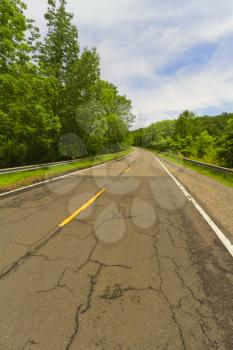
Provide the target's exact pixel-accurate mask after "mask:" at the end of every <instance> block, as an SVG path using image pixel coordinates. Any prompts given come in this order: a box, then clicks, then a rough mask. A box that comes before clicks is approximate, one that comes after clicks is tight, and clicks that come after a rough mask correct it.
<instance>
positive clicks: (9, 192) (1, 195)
mask: <svg viewBox="0 0 233 350" xmlns="http://www.w3.org/2000/svg"><path fill="white" fill-rule="evenodd" d="M131 154H132V152H131V153H129V154H128V155H126V156H123V157H120V158H116V159H113V160H111V161H109V162H105V163H102V164H99V165H94V166H92V167H89V168H86V169H83V170H78V171H75V172H72V173H69V174H67V175H62V176H58V177H54V178H52V179H48V180H45V181H41V182H37V183H35V184H32V185H28V186H24V187H20V188H17V189H16V190H12V191H8V192H4V193H1V194H0V197H4V196H7V195H9V194H12V193H17V192H20V191H23V190H25V189H29V188H33V187H36V186H40V185H43V184H46V183H49V182H53V181H56V180H60V179H64V178H66V177H69V176H73V175H76V174H80V173H84V172H85V171H88V170H91V169H96V168H100V167H102V166H105V165H108V164H111V163H114V162H116V161H118V160H122V159H124V158H127V157H129V156H130V155H131Z"/></svg>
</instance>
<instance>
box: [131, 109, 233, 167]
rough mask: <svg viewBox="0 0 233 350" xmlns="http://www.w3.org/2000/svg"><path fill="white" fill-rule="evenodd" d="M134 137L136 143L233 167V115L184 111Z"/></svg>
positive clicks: (136, 133)
mask: <svg viewBox="0 0 233 350" xmlns="http://www.w3.org/2000/svg"><path fill="white" fill-rule="evenodd" d="M132 136H133V140H134V141H133V143H134V145H135V146H141V147H149V148H154V149H155V150H157V151H159V152H172V153H174V154H177V155H181V156H185V157H188V158H192V159H197V160H202V161H204V162H209V163H213V164H220V165H223V166H227V167H233V114H228V113H224V114H222V115H219V116H215V117H209V116H204V117H198V116H197V115H195V114H194V113H192V112H189V111H184V112H183V113H182V114H180V116H179V117H178V119H176V120H164V121H159V122H157V123H154V124H152V125H150V126H149V127H148V128H144V129H139V130H136V131H133V132H132Z"/></svg>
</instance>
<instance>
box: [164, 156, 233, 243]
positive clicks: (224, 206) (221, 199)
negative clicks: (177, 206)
mask: <svg viewBox="0 0 233 350" xmlns="http://www.w3.org/2000/svg"><path fill="white" fill-rule="evenodd" d="M160 159H161V160H162V161H163V162H164V163H165V164H166V166H167V168H168V169H169V170H170V172H171V173H172V174H173V175H174V176H175V177H176V178H177V179H178V180H179V181H180V182H181V183H182V184H183V185H184V186H185V187H186V188H187V190H188V191H189V192H190V193H191V194H192V195H193V197H194V198H195V199H196V200H197V201H198V202H199V203H200V204H201V205H202V206H203V208H204V209H205V210H206V211H207V213H208V214H209V216H210V217H211V218H212V219H213V220H214V221H215V223H216V224H217V225H219V227H220V228H221V229H222V230H223V231H224V233H225V234H226V236H227V237H228V239H230V241H231V242H233V214H232V213H233V188H230V187H227V186H224V185H222V184H220V183H218V182H217V181H215V180H213V179H211V178H209V177H207V176H204V175H201V174H199V173H197V172H195V171H193V170H191V169H189V168H186V167H184V166H182V165H178V164H173V163H171V162H170V161H168V160H166V159H164V158H160Z"/></svg>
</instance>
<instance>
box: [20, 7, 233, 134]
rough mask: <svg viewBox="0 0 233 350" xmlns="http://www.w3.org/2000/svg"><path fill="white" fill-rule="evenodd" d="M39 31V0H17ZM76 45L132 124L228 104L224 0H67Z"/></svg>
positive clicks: (232, 87)
mask: <svg viewBox="0 0 233 350" xmlns="http://www.w3.org/2000/svg"><path fill="white" fill-rule="evenodd" d="M25 2H26V3H27V5H28V10H27V11H28V14H29V16H30V17H32V18H34V19H36V22H37V24H38V25H39V27H40V28H41V31H42V33H45V32H46V29H45V23H44V20H43V13H44V12H45V10H46V0H39V1H36V0H25ZM68 9H69V10H70V11H71V12H73V13H74V23H75V24H77V26H78V30H79V38H80V43H81V46H82V47H84V46H89V47H93V46H95V47H97V49H98V52H99V54H100V56H101V67H102V77H103V78H104V79H107V80H109V81H111V82H113V83H115V84H116V85H117V86H118V88H119V91H120V92H121V93H122V94H126V95H127V96H128V97H129V98H130V99H131V100H132V102H133V106H134V111H135V114H136V115H137V123H136V127H139V126H144V125H148V124H150V123H151V122H154V121H157V120H162V119H165V118H168V117H169V118H173V117H176V116H177V115H178V114H179V113H180V112H181V111H182V110H184V109H190V110H193V111H195V112H197V113H199V114H205V113H207V114H210V115H214V114H217V113H222V112H227V111H233V1H232V0H221V1H219V0H68Z"/></svg>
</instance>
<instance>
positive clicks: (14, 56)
mask: <svg viewBox="0 0 233 350" xmlns="http://www.w3.org/2000/svg"><path fill="white" fill-rule="evenodd" d="M25 8H26V5H25V4H24V3H23V2H22V1H21V0H1V2H0V73H1V72H4V71H6V69H7V68H9V67H10V65H12V64H14V63H15V62H17V61H20V60H22V59H24V58H25V50H26V51H27V45H26V41H25V32H26V29H27V21H26V18H25V16H24V14H23V11H24V9H25Z"/></svg>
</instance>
